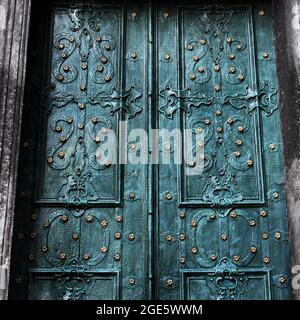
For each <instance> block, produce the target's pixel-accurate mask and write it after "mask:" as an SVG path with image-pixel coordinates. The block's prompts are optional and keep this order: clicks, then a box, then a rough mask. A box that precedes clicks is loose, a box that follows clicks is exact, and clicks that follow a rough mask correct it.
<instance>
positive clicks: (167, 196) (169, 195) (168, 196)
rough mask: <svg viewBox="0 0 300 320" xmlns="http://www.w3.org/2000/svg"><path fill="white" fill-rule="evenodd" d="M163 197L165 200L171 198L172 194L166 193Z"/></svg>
mask: <svg viewBox="0 0 300 320" xmlns="http://www.w3.org/2000/svg"><path fill="white" fill-rule="evenodd" d="M165 198H166V199H167V200H172V198H173V196H172V194H171V193H167V194H166V195H165Z"/></svg>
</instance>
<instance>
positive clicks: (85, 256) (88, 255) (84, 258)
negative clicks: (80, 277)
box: [83, 253, 91, 261]
mask: <svg viewBox="0 0 300 320" xmlns="http://www.w3.org/2000/svg"><path fill="white" fill-rule="evenodd" d="M90 258H91V255H90V254H89V253H85V254H84V255H83V260H85V261H88V260H90Z"/></svg>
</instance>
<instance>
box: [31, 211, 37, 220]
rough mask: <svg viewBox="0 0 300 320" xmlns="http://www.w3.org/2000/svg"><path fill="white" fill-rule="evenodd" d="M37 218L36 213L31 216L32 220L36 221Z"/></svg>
mask: <svg viewBox="0 0 300 320" xmlns="http://www.w3.org/2000/svg"><path fill="white" fill-rule="evenodd" d="M36 219H37V215H36V214H35V213H34V214H33V215H32V216H31V220H32V221H35V220H36Z"/></svg>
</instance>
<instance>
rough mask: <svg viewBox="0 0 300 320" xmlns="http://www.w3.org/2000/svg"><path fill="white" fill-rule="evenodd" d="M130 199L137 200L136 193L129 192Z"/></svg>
mask: <svg viewBox="0 0 300 320" xmlns="http://www.w3.org/2000/svg"><path fill="white" fill-rule="evenodd" d="M129 198H130V199H134V198H135V192H133V191H131V192H129Z"/></svg>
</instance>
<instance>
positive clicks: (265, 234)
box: [262, 232, 269, 240]
mask: <svg viewBox="0 0 300 320" xmlns="http://www.w3.org/2000/svg"><path fill="white" fill-rule="evenodd" d="M262 238H263V239H264V240H267V239H268V238H269V234H268V233H267V232H264V233H263V234H262Z"/></svg>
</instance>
